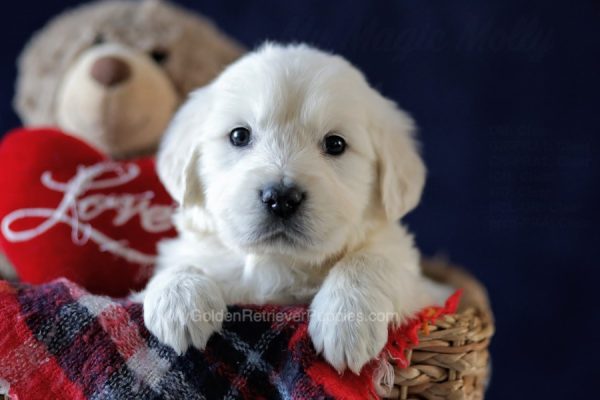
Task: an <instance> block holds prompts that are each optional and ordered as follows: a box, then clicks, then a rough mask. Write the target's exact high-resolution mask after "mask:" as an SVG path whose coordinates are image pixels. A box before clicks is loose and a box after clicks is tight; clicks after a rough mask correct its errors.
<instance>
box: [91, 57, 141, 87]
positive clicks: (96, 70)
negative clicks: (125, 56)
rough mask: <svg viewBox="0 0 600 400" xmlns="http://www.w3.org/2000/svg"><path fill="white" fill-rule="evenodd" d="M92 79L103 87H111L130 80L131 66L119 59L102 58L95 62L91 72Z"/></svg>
mask: <svg viewBox="0 0 600 400" xmlns="http://www.w3.org/2000/svg"><path fill="white" fill-rule="evenodd" d="M91 74H92V78H94V80H95V81H96V82H98V83H100V84H101V85H104V86H106V87H111V86H115V85H118V84H119V83H121V82H124V81H126V80H127V78H129V75H130V74H131V69H130V68H129V65H128V64H127V63H126V62H125V61H123V60H121V59H120V58H117V57H109V56H107V57H102V58H99V59H98V60H96V61H95V62H94V64H93V65H92V70H91Z"/></svg>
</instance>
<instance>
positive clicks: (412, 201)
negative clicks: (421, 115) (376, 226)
mask: <svg viewBox="0 0 600 400" xmlns="http://www.w3.org/2000/svg"><path fill="white" fill-rule="evenodd" d="M378 97H379V98H378V100H379V101H376V102H374V104H376V105H377V106H378V107H377V110H375V112H374V113H373V114H374V115H375V116H376V120H375V121H374V123H373V124H374V125H375V129H374V132H373V133H374V135H373V136H374V146H375V152H376V153H377V157H378V162H379V165H378V170H379V190H380V197H381V201H382V202H383V207H384V210H385V213H386V215H387V218H388V220H390V221H397V220H399V219H400V218H401V217H403V216H404V215H406V214H407V213H408V212H409V211H411V210H412V209H413V208H415V207H416V206H417V204H418V203H419V200H420V199H421V193H422V192H423V186H424V185H425V174H426V172H425V165H424V164H423V160H422V159H421V157H420V155H419V152H418V148H417V143H416V141H415V137H414V136H415V125H414V122H413V121H412V119H411V118H410V117H409V116H408V115H407V114H406V113H404V112H403V111H401V110H399V109H398V108H397V107H396V105H395V104H394V103H393V102H391V101H389V100H386V99H384V98H382V97H381V96H379V95H378Z"/></svg>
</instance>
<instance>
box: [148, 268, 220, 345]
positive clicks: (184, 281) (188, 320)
mask: <svg viewBox="0 0 600 400" xmlns="http://www.w3.org/2000/svg"><path fill="white" fill-rule="evenodd" d="M161 275H162V276H161ZM161 275H157V276H156V277H155V278H153V279H152V281H150V283H149V284H148V287H147V289H146V292H145V297H144V323H145V324H146V327H147V328H148V330H149V331H150V332H151V333H152V334H153V335H154V336H156V338H157V339H158V340H159V341H160V342H162V343H164V344H166V345H168V346H171V347H172V348H173V349H174V350H175V351H176V352H177V353H179V354H182V353H184V352H185V351H186V350H187V349H188V347H189V346H190V345H193V346H194V347H197V348H198V349H200V350H203V349H204V348H205V347H206V343H207V342H208V339H209V338H210V336H211V335H212V334H213V333H214V332H216V331H219V330H220V329H221V324H222V322H223V318H222V316H224V315H225V312H226V306H225V301H224V300H223V295H222V294H221V291H220V290H219V288H218V287H217V285H216V284H215V283H214V282H212V281H211V280H210V279H208V278H206V277H205V276H203V275H200V274H198V273H179V274H169V273H168V272H167V273H165V274H161Z"/></svg>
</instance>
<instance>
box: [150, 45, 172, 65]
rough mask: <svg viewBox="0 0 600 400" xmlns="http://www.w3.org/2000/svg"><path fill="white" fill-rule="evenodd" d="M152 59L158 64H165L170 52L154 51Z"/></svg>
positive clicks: (151, 53) (151, 54) (151, 55)
mask: <svg viewBox="0 0 600 400" xmlns="http://www.w3.org/2000/svg"><path fill="white" fill-rule="evenodd" d="M150 57H152V59H153V60H154V62H155V63H157V64H164V63H165V62H167V60H168V59H169V52H168V51H166V50H163V49H154V50H152V51H151V52H150Z"/></svg>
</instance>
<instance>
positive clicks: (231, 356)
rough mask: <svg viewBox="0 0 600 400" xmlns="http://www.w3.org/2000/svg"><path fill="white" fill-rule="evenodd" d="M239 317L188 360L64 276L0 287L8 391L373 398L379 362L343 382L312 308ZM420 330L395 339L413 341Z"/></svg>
mask: <svg viewBox="0 0 600 400" xmlns="http://www.w3.org/2000/svg"><path fill="white" fill-rule="evenodd" d="M453 307H455V305H454V306H453ZM436 310H438V311H439V312H437V313H436V314H437V315H439V314H440V313H441V312H447V311H451V310H450V309H449V308H448V307H446V308H445V309H443V308H436ZM229 312H230V318H228V319H227V320H226V321H225V322H224V325H223V330H222V332H221V333H220V334H216V335H214V336H213V337H212V338H211V340H210V341H209V343H208V346H207V349H206V350H205V351H204V352H200V351H198V350H196V349H193V348H192V349H190V350H189V351H188V352H187V353H186V354H184V355H181V356H178V355H177V354H175V352H174V351H173V350H171V349H170V348H169V347H167V346H164V345H162V344H160V343H159V342H158V341H157V340H156V338H154V337H153V336H152V335H151V334H150V333H149V332H148V331H147V330H146V328H145V326H144V323H143V316H142V314H143V313H142V306H141V304H137V303H133V302H131V301H128V300H124V299H111V298H108V297H103V296H96V295H92V294H90V293H88V292H86V291H85V290H83V289H82V288H80V287H79V286H77V285H75V284H74V283H71V282H69V281H67V280H64V279H61V280H57V281H54V282H51V283H48V284H45V285H39V286H33V285H26V284H15V283H8V282H4V281H0V388H2V386H4V388H5V389H8V392H9V395H10V396H14V398H15V399H20V400H28V399H63V398H64V399H144V400H150V399H290V400H295V399H334V398H346V399H353V398H354V399H364V398H368V397H372V394H373V393H374V386H373V372H374V368H375V367H374V365H369V366H367V367H366V368H365V369H364V370H363V373H362V374H361V375H360V376H356V375H353V374H351V373H346V374H344V375H342V376H340V375H338V374H337V373H336V372H335V371H334V370H333V369H332V368H331V367H329V365H327V364H326V363H325V362H324V361H323V360H322V359H321V358H320V357H318V356H317V355H315V354H314V350H313V348H312V345H311V342H310V338H309V337H308V334H307V329H306V327H307V309H306V307H302V306H291V307H274V306H264V307H244V308H242V307H230V308H229ZM423 314H424V313H423ZM429 314H431V313H430V312H429V313H428V315H429ZM431 315H433V314H431ZM428 318H429V317H428ZM419 327H420V322H419V321H418V320H417V319H415V321H414V323H413V324H411V327H410V329H409V330H408V331H406V332H405V334H404V335H403V336H398V335H396V336H395V337H396V339H398V338H400V340H401V341H402V342H403V343H401V344H402V345H407V344H410V343H411V342H414V341H415V340H416V339H415V337H412V338H411V335H412V336H416V333H415V332H416V329H418V328H419ZM411 332H412V333H411ZM402 338H404V339H402ZM0 393H1V391H0Z"/></svg>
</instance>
